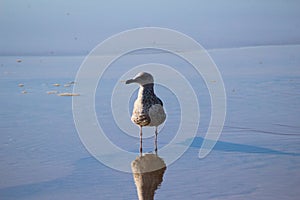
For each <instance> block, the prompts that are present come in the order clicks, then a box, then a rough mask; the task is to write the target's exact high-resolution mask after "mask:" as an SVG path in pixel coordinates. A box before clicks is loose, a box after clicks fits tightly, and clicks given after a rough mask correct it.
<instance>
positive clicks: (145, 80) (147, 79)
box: [125, 72, 154, 85]
mask: <svg viewBox="0 0 300 200" xmlns="http://www.w3.org/2000/svg"><path fill="white" fill-rule="evenodd" d="M153 82H154V80H153V76H152V75H151V74H149V73H147V72H140V73H138V74H137V75H136V76H135V77H134V78H132V79H129V80H127V81H126V82H125V83H126V84H130V83H138V84H140V85H146V84H150V83H153Z"/></svg>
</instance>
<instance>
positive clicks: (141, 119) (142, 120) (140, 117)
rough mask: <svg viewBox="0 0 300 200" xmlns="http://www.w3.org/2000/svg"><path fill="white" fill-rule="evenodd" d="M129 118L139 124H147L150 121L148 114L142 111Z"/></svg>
mask: <svg viewBox="0 0 300 200" xmlns="http://www.w3.org/2000/svg"><path fill="white" fill-rule="evenodd" d="M131 120H132V121H133V122H134V123H135V124H137V125H139V126H147V125H148V124H150V122H151V120H150V117H149V115H146V114H144V113H140V114H134V115H133V116H132V118H131Z"/></svg>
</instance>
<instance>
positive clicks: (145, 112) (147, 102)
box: [126, 72, 166, 153]
mask: <svg viewBox="0 0 300 200" xmlns="http://www.w3.org/2000/svg"><path fill="white" fill-rule="evenodd" d="M130 83H138V84H139V85H140V89H139V93H138V97H137V99H136V100H135V102H134V107H133V112H132V116H131V121H132V122H134V123H135V124H137V125H138V126H139V127H140V153H142V150H143V149H142V135H143V132H142V127H143V126H155V141H154V142H155V152H157V127H158V126H159V125H160V124H162V123H163V122H164V121H165V119H166V114H165V111H164V108H163V102H162V101H161V100H160V99H159V98H158V97H157V96H156V95H155V93H154V88H153V87H154V80H153V76H152V75H151V74H149V73H146V72H140V73H138V74H137V75H136V76H135V77H134V78H133V79H129V80H127V81H126V84H130Z"/></svg>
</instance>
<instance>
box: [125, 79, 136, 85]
mask: <svg viewBox="0 0 300 200" xmlns="http://www.w3.org/2000/svg"><path fill="white" fill-rule="evenodd" d="M130 83H135V80H134V79H129V80H127V81H126V82H125V84H130Z"/></svg>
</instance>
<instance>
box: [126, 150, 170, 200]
mask: <svg viewBox="0 0 300 200" xmlns="http://www.w3.org/2000/svg"><path fill="white" fill-rule="evenodd" d="M166 169H167V167H166V164H165V162H164V161H163V159H162V158H160V157H159V156H157V155H156V154H145V155H143V156H139V157H137V158H136V159H135V160H134V161H132V163H131V170H132V173H133V178H134V182H135V185H136V188H137V193H138V197H139V200H153V199H154V193H155V191H156V190H157V188H158V187H159V186H160V185H161V183H162V181H163V176H164V173H165V171H166Z"/></svg>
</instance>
